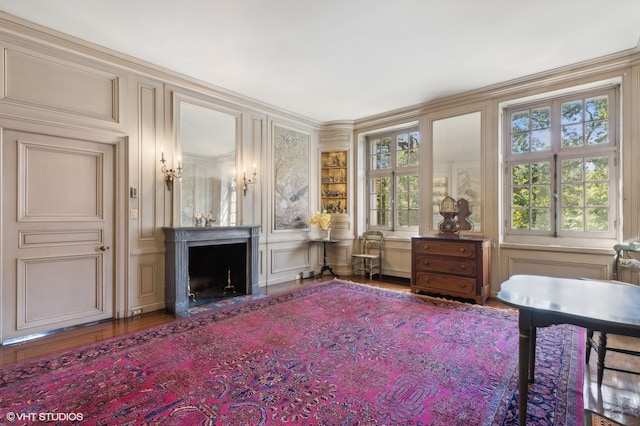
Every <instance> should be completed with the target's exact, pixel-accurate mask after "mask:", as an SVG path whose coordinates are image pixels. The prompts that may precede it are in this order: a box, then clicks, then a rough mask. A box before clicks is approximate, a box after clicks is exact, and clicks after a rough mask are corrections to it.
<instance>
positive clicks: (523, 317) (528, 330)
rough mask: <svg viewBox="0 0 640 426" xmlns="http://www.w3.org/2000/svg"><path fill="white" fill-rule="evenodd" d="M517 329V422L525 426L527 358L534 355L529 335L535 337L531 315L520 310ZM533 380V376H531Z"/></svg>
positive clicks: (527, 378)
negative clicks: (518, 334) (518, 329)
mask: <svg viewBox="0 0 640 426" xmlns="http://www.w3.org/2000/svg"><path fill="white" fill-rule="evenodd" d="M518 327H519V328H520V337H519V339H518V355H519V358H518V392H519V393H518V421H519V424H520V426H526V425H527V398H528V396H529V370H530V369H531V370H533V366H532V365H531V364H530V360H529V356H530V355H531V353H532V352H533V353H535V349H532V348H531V345H532V344H535V339H531V334H532V333H533V334H534V335H535V331H534V330H535V327H531V313H530V312H528V311H526V310H524V309H520V312H519V317H518ZM531 377H532V378H533V375H532V376H531Z"/></svg>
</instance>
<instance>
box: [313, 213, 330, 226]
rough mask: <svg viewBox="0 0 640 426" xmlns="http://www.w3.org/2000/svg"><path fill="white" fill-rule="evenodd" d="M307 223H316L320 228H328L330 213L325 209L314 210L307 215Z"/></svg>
mask: <svg viewBox="0 0 640 426" xmlns="http://www.w3.org/2000/svg"><path fill="white" fill-rule="evenodd" d="M309 225H318V226H319V227H320V228H322V229H329V226H331V214H329V213H327V211H326V210H322V213H320V212H315V213H313V214H312V215H311V216H310V217H309Z"/></svg>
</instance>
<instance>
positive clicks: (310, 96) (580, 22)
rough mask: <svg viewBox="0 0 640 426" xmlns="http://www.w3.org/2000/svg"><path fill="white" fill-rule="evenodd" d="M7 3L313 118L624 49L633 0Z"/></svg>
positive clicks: (356, 112)
mask: <svg viewBox="0 0 640 426" xmlns="http://www.w3.org/2000/svg"><path fill="white" fill-rule="evenodd" d="M0 9H1V10H3V11H5V12H6V13H9V14H12V15H16V16H18V17H21V18H24V19H27V20H29V21H33V22H35V23H38V24H41V25H43V26H46V27H49V28H52V29H55V30H58V31H61V32H63V33H66V34H69V35H72V36H75V37H79V38H81V39H84V40H87V41H90V42H92V43H95V44H98V45H101V46H104V47H107V48H110V49H112V50H115V51H118V52H121V53H124V54H127V55H131V56H135V57H137V58H140V59H143V60H144V61H147V62H150V63H152V64H155V65H159V66H162V67H164V68H168V69H171V70H173V71H176V72H179V73H181V74H184V75H187V76H189V77H191V78H195V79H197V80H201V81H204V82H207V83H208V84H211V85H214V86H217V87H220V88H223V89H225V90H227V91H233V92H236V93H239V94H241V95H243V96H246V97H249V98H253V99H255V100H258V101H260V102H263V103H267V104H270V105H272V106H274V107H277V108H280V109H282V110H285V111H289V112H293V113H295V114H298V115H302V116H304V117H307V118H311V119H314V120H317V121H321V122H327V121H334V120H355V119H359V118H364V117H368V116H371V115H376V114H380V113H384V112H387V111H391V110H394V109H398V108H403V107H407V106H411V105H415V104H420V103H423V102H427V101H431V100H434V99H437V98H441V97H445V96H449V95H454V94H457V93H461V92H465V91H469V90H473V89H478V88H481V87H485V86H489V85H492V84H495V83H500V82H503V81H508V80H512V79H516V78H520V77H525V76H528V75H531V74H535V73H538V72H541V71H546V70H549V69H553V68H558V67H562V66H565V65H570V64H574V63H577V62H581V61H584V60H588V59H593V58H597V57H600V56H604V55H608V54H612V53H616V52H619V51H623V50H627V49H633V48H636V47H637V46H638V40H639V37H640V25H639V24H638V22H639V18H640V1H638V0H611V1H609V2H602V0H562V1H558V0H536V1H514V0H482V1H479V0H449V1H446V2H445V1H442V0H437V1H435V0H322V1H319V0H268V1H267V0H182V1H176V0H55V1H51V0H19V1H17V0H0Z"/></svg>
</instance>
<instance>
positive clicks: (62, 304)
mask: <svg viewBox="0 0 640 426" xmlns="http://www.w3.org/2000/svg"><path fill="white" fill-rule="evenodd" d="M1 232H2V240H1V241H2V256H1V258H0V259H1V261H2V299H1V300H2V304H1V309H2V315H1V319H2V341H4V342H6V341H14V340H16V339H19V338H21V337H24V336H30V335H34V334H38V333H43V332H47V331H52V330H57V329H61V328H64V327H69V326H74V325H79V324H84V323H89V322H93V321H97V320H102V319H107V318H112V317H113V316H114V314H113V313H114V306H113V298H114V295H113V293H114V282H113V280H114V273H113V259H114V255H113V248H112V246H113V235H114V145H112V144H106V143H99V142H94V141H87V140H79V139H71V138H62V137H55V136H47V135H41V134H34V133H25V132H19V131H9V130H5V131H3V132H2V230H1Z"/></svg>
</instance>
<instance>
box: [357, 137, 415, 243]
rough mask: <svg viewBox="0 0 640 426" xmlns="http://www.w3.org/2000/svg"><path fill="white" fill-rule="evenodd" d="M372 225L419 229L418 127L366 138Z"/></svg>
mask: <svg viewBox="0 0 640 426" xmlns="http://www.w3.org/2000/svg"><path fill="white" fill-rule="evenodd" d="M367 143H368V153H369V161H368V167H367V182H368V186H367V190H368V192H369V197H368V200H369V201H368V203H369V216H368V223H369V228H375V229H384V230H390V231H399V230H411V231H414V230H417V229H418V221H419V216H420V215H419V211H420V196H419V195H420V194H419V185H418V157H419V155H418V152H419V134H418V129H417V128H411V129H403V130H395V131H389V132H385V133H381V134H377V135H370V136H368V138H367Z"/></svg>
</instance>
